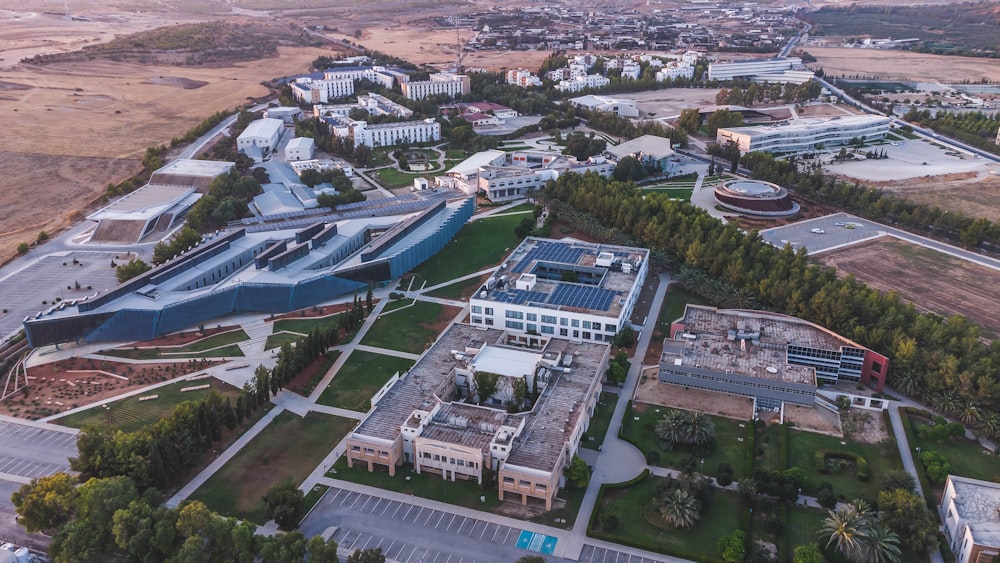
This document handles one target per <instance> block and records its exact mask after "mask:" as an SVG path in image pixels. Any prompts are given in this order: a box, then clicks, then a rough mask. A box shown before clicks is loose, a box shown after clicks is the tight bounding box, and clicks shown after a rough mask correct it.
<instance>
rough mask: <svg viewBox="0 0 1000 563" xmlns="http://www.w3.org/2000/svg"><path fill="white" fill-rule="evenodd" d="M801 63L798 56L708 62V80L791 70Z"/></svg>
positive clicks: (751, 76) (746, 76)
mask: <svg viewBox="0 0 1000 563" xmlns="http://www.w3.org/2000/svg"><path fill="white" fill-rule="evenodd" d="M801 64H802V59H800V58H798V57H788V58H785V59H749V60H745V61H735V62H731V63H709V65H708V79H709V80H732V79H733V78H737V77H741V78H754V77H755V76H757V75H758V74H770V73H776V72H782V71H785V70H791V68H792V67H793V66H798V65H801Z"/></svg>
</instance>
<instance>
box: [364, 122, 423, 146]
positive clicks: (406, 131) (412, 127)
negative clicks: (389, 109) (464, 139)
mask: <svg viewBox="0 0 1000 563" xmlns="http://www.w3.org/2000/svg"><path fill="white" fill-rule="evenodd" d="M350 129H351V136H352V137H353V138H354V145H355V146H357V145H365V146H368V147H387V146H392V145H396V144H399V142H400V141H402V140H404V139H405V140H406V141H408V142H410V143H426V142H428V141H440V140H441V124H440V123H438V122H437V121H435V120H433V119H424V120H421V121H402V122H399V123H382V124H379V125H369V124H367V123H365V122H364V121H355V122H354V123H352V124H351V128H350Z"/></svg>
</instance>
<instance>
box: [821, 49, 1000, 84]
mask: <svg viewBox="0 0 1000 563" xmlns="http://www.w3.org/2000/svg"><path fill="white" fill-rule="evenodd" d="M805 49H806V50H807V51H809V53H810V54H812V55H813V56H815V57H816V59H817V60H816V62H815V63H812V64H810V65H809V66H810V68H812V69H817V68H822V69H823V71H824V72H825V73H826V76H827V78H830V77H834V76H840V75H844V76H854V75H861V76H876V77H878V78H891V79H897V80H913V81H918V82H962V81H963V80H968V81H969V82H979V81H980V80H982V79H984V78H985V79H986V80H987V81H989V82H996V81H1000V61H998V60H995V59H983V58H976V57H953V56H947V55H931V54H927V53H911V52H909V51H897V50H893V51H886V50H884V49H851V48H843V47H813V46H808V47H806V48H805Z"/></svg>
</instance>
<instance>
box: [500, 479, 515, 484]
mask: <svg viewBox="0 0 1000 563" xmlns="http://www.w3.org/2000/svg"><path fill="white" fill-rule="evenodd" d="M503 482H504V484H506V485H513V484H514V478H513V477H504V478H503Z"/></svg>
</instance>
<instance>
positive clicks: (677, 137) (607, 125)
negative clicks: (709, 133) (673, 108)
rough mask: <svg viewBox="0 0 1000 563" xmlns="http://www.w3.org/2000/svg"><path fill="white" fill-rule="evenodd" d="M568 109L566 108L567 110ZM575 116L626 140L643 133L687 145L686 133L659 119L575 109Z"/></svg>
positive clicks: (590, 125)
mask: <svg viewBox="0 0 1000 563" xmlns="http://www.w3.org/2000/svg"><path fill="white" fill-rule="evenodd" d="M568 111H569V110H567V112H568ZM574 113H575V116H576V117H581V118H583V119H586V120H587V126H589V127H590V128H592V129H597V130H599V131H604V132H605V133H607V134H609V135H614V136H616V137H622V138H624V139H626V140H628V139H635V138H636V137H641V136H643V135H656V136H658V137H664V138H667V139H670V142H671V144H679V145H681V146H682V147H684V146H687V134H686V133H685V132H684V131H682V130H680V129H674V128H673V127H667V126H665V125H663V124H662V123H660V122H659V121H652V120H647V121H640V122H636V121H633V120H631V119H628V118H627V117H619V116H617V115H615V114H613V113H609V112H603V111H588V110H585V109H576V110H575V112H574Z"/></svg>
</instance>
